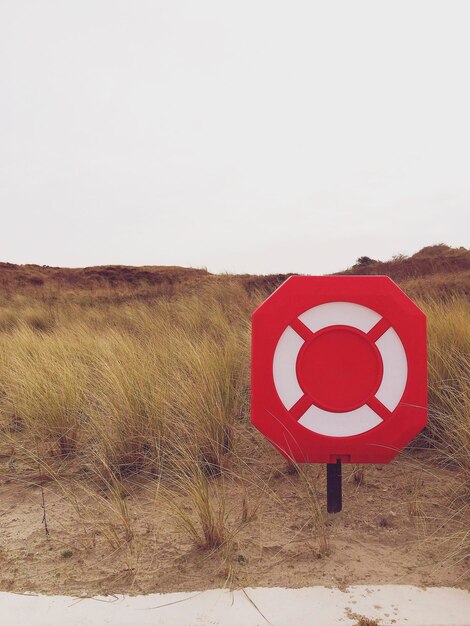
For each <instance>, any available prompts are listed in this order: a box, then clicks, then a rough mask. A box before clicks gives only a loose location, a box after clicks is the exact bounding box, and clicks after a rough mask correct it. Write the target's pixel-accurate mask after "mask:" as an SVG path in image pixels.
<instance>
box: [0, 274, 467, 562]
mask: <svg viewBox="0 0 470 626" xmlns="http://www.w3.org/2000/svg"><path fill="white" fill-rule="evenodd" d="M252 287H253V286H252ZM114 295H116V294H114ZM265 295H266V292H262V291H261V292H260V291H257V290H256V289H255V288H254V287H253V288H247V286H246V285H245V286H244V285H243V283H242V282H240V281H238V280H232V279H230V277H226V278H225V279H224V280H219V281H215V282H206V283H204V284H201V285H200V286H199V288H198V289H197V290H195V291H190V292H187V293H186V292H182V293H181V294H179V295H178V296H174V297H171V298H169V297H159V298H157V299H153V300H152V301H143V300H141V299H135V300H134V301H127V300H126V299H124V300H123V299H122V298H121V297H120V296H118V297H116V298H115V300H113V294H111V293H110V294H109V298H107V299H106V298H103V297H102V296H103V292H102V291H100V292H99V297H96V298H94V297H93V294H92V293H85V294H80V293H75V294H74V295H73V296H71V295H70V294H69V296H67V297H64V296H60V297H59V296H57V297H54V298H50V297H49V296H47V297H44V298H43V299H41V298H38V297H35V298H32V297H31V296H29V295H28V294H16V295H10V296H9V297H8V298H5V299H4V300H3V301H2V302H1V306H0V420H1V427H2V433H3V438H4V441H5V442H8V445H11V449H12V450H14V451H15V454H16V455H17V456H18V455H23V457H24V458H26V459H27V461H28V462H29V463H30V464H31V466H37V467H38V468H39V469H38V471H39V473H40V475H41V476H45V477H47V478H48V479H49V480H53V481H56V482H57V483H58V484H59V485H61V488H62V489H63V490H64V494H66V497H67V498H68V499H69V500H70V501H71V502H73V501H74V498H75V497H76V494H74V490H73V489H70V488H69V487H67V488H65V487H64V486H63V485H62V483H61V480H62V476H63V475H65V474H67V476H68V477H69V478H70V475H71V474H72V475H73V478H74V480H77V481H79V480H81V481H83V480H84V481H85V484H86V485H87V486H86V489H87V490H88V491H87V493H88V495H89V498H90V501H92V502H94V503H95V505H96V507H97V508H101V509H103V511H104V516H105V519H107V522H106V523H104V525H103V523H101V524H102V531H103V533H104V534H105V535H106V537H107V538H108V541H109V543H110V544H111V545H112V547H113V548H116V549H117V548H118V547H119V546H120V545H122V544H129V545H132V544H133V541H134V531H133V520H132V518H131V516H130V513H129V510H128V506H127V502H126V489H127V488H128V486H129V484H130V483H129V481H130V480H131V481H132V480H134V481H139V480H145V481H147V483H146V486H145V489H147V490H149V493H151V494H152V496H151V497H152V498H157V499H158V500H159V502H161V503H162V505H163V506H167V507H168V510H169V511H170V512H171V513H172V515H173V516H174V518H175V519H176V521H177V522H178V524H179V525H180V527H181V529H182V530H183V531H184V532H185V533H186V535H187V536H188V537H189V538H190V540H191V541H193V542H194V544H195V545H197V546H200V547H204V548H207V549H211V550H212V549H216V548H220V547H223V546H224V547H225V548H227V546H236V541H237V540H236V536H237V533H238V532H239V529H240V528H241V527H242V526H243V524H245V523H246V522H247V521H248V520H249V519H250V517H251V516H252V511H253V510H254V508H255V507H256V502H251V501H250V500H249V497H248V496H247V495H246V494H248V493H249V491H250V481H253V482H256V475H255V474H254V475H250V469H249V468H248V470H247V467H248V466H247V463H249V459H247V458H245V457H244V453H243V449H244V444H243V437H246V436H247V428H246V422H247V420H248V415H249V408H248V402H249V336H250V314H251V311H252V310H253V309H254V307H255V306H256V305H257V303H258V302H259V301H261V299H262V298H263V297H265ZM421 306H422V307H423V308H424V309H425V310H426V312H427V314H428V324H429V359H430V401H431V412H430V423H429V427H428V429H427V433H426V435H425V436H426V439H427V442H428V445H429V446H430V447H432V448H433V449H434V450H435V452H436V459H439V460H440V461H442V462H443V463H445V464H447V465H450V466H459V468H461V470H462V475H466V477H467V478H466V490H467V493H466V498H467V500H465V497H464V496H462V497H461V498H460V499H459V498H456V503H457V507H456V513H455V515H456V516H461V517H462V519H464V520H465V516H466V515H468V493H469V491H470V487H469V485H470V418H469V416H470V411H469V409H470V395H469V387H470V382H469V381H470V376H469V374H470V362H469V354H470V324H469V322H470V306H469V303H468V301H467V300H465V299H464V298H462V297H460V298H454V299H449V298H447V299H445V300H441V299H427V300H423V301H422V302H421ZM237 442H238V443H237ZM298 471H299V473H300V478H301V483H302V484H303V485H304V491H305V494H306V498H308V501H309V502H310V505H311V519H310V522H309V523H311V524H312V526H313V528H314V533H315V535H316V548H315V550H314V552H315V554H317V555H319V556H318V558H320V557H322V556H324V555H327V554H328V553H329V551H330V546H329V538H328V526H327V524H326V522H325V519H324V517H323V514H322V511H321V508H320V506H319V503H318V497H317V493H316V488H315V482H314V481H313V482H312V477H311V476H310V475H308V474H305V473H304V472H303V469H300V470H298ZM356 473H357V471H356ZM241 475H243V476H244V478H243V480H244V481H245V482H246V491H245V492H244V494H245V495H244V496H243V498H242V500H241V501H240V502H239V503H238V504H237V507H238V508H237V510H236V512H235V513H234V512H233V511H231V510H229V508H227V498H226V495H227V493H228V490H230V488H231V487H230V480H231V479H232V478H233V477H237V476H241ZM247 476H248V478H247ZM363 480H364V472H363V471H362V478H361V480H360V481H359V479H357V478H356V477H354V481H355V482H356V483H357V484H358V485H360V484H362V481H363ZM366 480H367V470H366ZM149 485H150V486H149ZM82 488H83V482H82ZM270 490H271V486H270V483H269V481H265V482H264V483H263V484H262V485H261V484H260V485H258V487H257V491H256V493H257V495H256V498H259V497H260V495H259V494H260V493H265V492H267V491H269V492H270V495H271V496H272V497H275V494H274V496H273V492H272V490H271V491H270ZM103 494H105V495H103ZM180 496H181V497H180ZM188 503H189V505H188ZM95 505H93V506H95ZM77 507H78V505H77ZM106 516H107V517H106ZM80 517H83V511H80V515H78V518H80ZM467 526H468V525H467ZM469 535H470V533H469V531H468V527H466V526H465V523H464V524H463V526H462V532H460V533H459V534H458V536H457V535H455V536H453V537H451V538H449V540H451V545H452V548H451V549H452V550H457V551H458V554H459V555H461V556H462V557H463V556H465V555H468V554H469V553H470V537H469ZM234 549H235V548H234Z"/></svg>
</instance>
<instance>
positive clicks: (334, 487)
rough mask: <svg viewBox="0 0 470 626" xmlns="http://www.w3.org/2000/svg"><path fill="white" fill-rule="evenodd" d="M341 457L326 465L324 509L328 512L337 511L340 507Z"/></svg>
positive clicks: (341, 498)
mask: <svg viewBox="0 0 470 626" xmlns="http://www.w3.org/2000/svg"><path fill="white" fill-rule="evenodd" d="M342 500H343V497H342V473H341V459H338V460H337V461H336V463H327V466H326V509H327V511H328V513H339V512H340V511H341V509H342V504H343V502H342Z"/></svg>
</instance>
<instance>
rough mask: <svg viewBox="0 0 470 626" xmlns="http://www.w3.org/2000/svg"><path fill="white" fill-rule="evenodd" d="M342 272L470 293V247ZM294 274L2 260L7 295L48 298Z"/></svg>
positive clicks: (414, 288)
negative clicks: (73, 264) (29, 262)
mask: <svg viewBox="0 0 470 626" xmlns="http://www.w3.org/2000/svg"><path fill="white" fill-rule="evenodd" d="M338 274H340V275H351V274H353V275H376V274H382V275H387V276H390V277H391V278H392V279H393V280H395V281H396V282H397V283H399V284H400V285H401V286H402V287H403V288H404V289H405V290H406V291H407V292H408V293H410V295H415V296H429V295H435V296H436V297H442V296H449V295H454V294H456V293H459V294H464V295H468V296H470V250H468V249H467V248H463V247H461V248H451V247H450V246H447V245H445V244H439V245H435V246H427V247H425V248H422V250H420V251H419V252H417V253H416V254H413V255H412V256H410V257H405V256H403V255H397V256H396V257H393V258H392V259H391V260H390V261H377V260H374V259H371V258H369V257H367V256H363V257H360V258H359V259H358V260H357V262H356V264H355V265H353V266H352V267H350V268H349V269H347V270H344V271H342V272H338ZM289 275H290V274H272V275H267V276H263V275H249V274H243V275H229V274H221V275H216V274H211V273H210V272H208V271H207V270H205V269H195V268H185V267H177V266H141V267H129V266H125V265H103V266H96V267H85V268H60V267H49V266H40V265H15V264H13V263H0V287H1V289H2V291H3V293H4V294H6V295H8V294H13V293H16V292H20V293H28V294H30V295H37V296H42V297H44V296H48V297H50V296H52V297H53V296H54V294H59V293H62V294H63V293H67V292H81V291H87V292H92V293H93V294H94V296H96V297H103V298H112V299H123V300H126V299H127V298H131V297H136V296H137V297H139V298H144V299H147V298H155V297H159V296H162V295H163V296H171V295H173V294H175V293H180V292H182V291H192V290H193V289H194V288H198V287H199V286H201V285H202V284H207V283H210V282H217V283H219V282H220V281H227V280H236V281H239V282H241V283H242V284H243V285H244V286H245V288H246V289H247V291H248V292H249V293H252V292H254V291H258V290H261V291H273V290H274V289H276V288H277V287H278V286H279V285H280V284H281V283H282V282H283V281H284V280H285V279H286V278H287V277H288V276H289Z"/></svg>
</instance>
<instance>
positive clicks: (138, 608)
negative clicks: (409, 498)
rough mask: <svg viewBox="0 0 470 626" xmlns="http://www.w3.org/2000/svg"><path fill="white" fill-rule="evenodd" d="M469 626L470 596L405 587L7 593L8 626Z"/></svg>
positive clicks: (0, 600)
mask: <svg viewBox="0 0 470 626" xmlns="http://www.w3.org/2000/svg"><path fill="white" fill-rule="evenodd" d="M351 613H356V614H358V615H363V616H366V617H369V618H373V619H377V620H378V621H379V623H380V624H381V625H382V624H383V625H384V626H385V625H388V624H390V625H394V626H402V625H403V626H405V625H406V626H470V594H469V593H468V591H465V590H462V589H452V588H435V587H434V588H428V589H419V588H418V587H411V586H406V585H381V586H363V585H361V586H356V587H349V588H348V589H347V590H345V591H341V590H339V589H335V588H331V589H330V588H326V587H307V588H303V589H281V588H270V589H266V588H262V589H246V590H245V591H243V590H237V591H233V592H231V591H228V590H221V589H213V590H209V591H203V592H188V593H168V594H150V595H146V596H135V597H130V596H116V597H105V598H84V599H77V598H71V597H68V596H34V595H21V594H13V593H5V592H3V593H0V624H1V626H10V624H11V625H12V626H105V625H110V626H189V625H191V626H193V625H194V626H196V625H198V626H218V625H220V626H258V625H259V626H266V625H267V624H272V625H273V626H307V625H308V626H353V625H355V624H356V623H357V620H356V619H354V618H353V617H351Z"/></svg>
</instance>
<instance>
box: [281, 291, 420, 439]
mask: <svg viewBox="0 0 470 626" xmlns="http://www.w3.org/2000/svg"><path fill="white" fill-rule="evenodd" d="M299 319H300V321H301V322H302V323H303V324H305V326H307V328H309V330H310V331H311V332H312V333H315V332H317V331H319V330H322V329H323V328H327V327H328V326H336V325H341V326H351V327H353V328H357V329H359V330H361V331H362V332H364V333H368V332H369V331H371V330H372V329H373V328H374V326H375V325H376V324H378V323H379V322H380V321H381V320H382V316H381V315H379V313H377V312H376V311H373V310H372V309H369V308H368V307H365V306H363V305H361V304H355V303H353V302H327V303H325V304H320V305H318V306H315V307H312V308H311V309H308V310H307V311H304V313H302V314H301V315H299ZM303 344H304V339H303V338H302V337H301V336H300V335H299V334H298V333H297V332H296V331H295V330H294V329H293V328H292V327H291V326H288V327H287V328H286V329H285V330H284V332H283V333H282V335H281V336H280V338H279V340H278V343H277V345H276V349H275V351H274V357H273V379H274V386H275V387H276V391H277V393H278V396H279V398H280V400H281V402H282V404H283V405H284V406H285V408H286V409H287V410H288V411H289V410H290V409H292V407H293V406H294V405H295V404H296V403H297V402H298V401H299V400H300V399H301V398H302V397H303V395H304V392H303V390H302V388H301V387H300V384H299V381H298V380H297V374H296V363H297V358H298V356H299V352H300V349H301V347H302V345H303ZM375 345H376V346H377V348H378V350H379V353H380V356H381V358H382V363H383V375H382V381H381V383H380V387H379V389H378V391H377V393H376V395H375V398H376V399H377V400H379V402H380V403H381V404H383V406H384V407H385V408H386V409H388V410H389V411H390V412H392V411H394V410H395V409H396V407H397V406H398V405H399V403H400V400H401V398H402V396H403V392H404V391H405V387H406V381H407V378H408V363H407V358H406V353H405V349H404V347H403V344H402V342H401V340H400V337H399V336H398V334H397V333H396V331H395V330H394V329H393V328H392V327H390V328H388V329H387V330H386V331H385V332H384V333H383V335H382V336H381V337H379V339H377V341H376V342H375ZM382 421H383V419H382V417H380V415H378V413H376V412H375V411H374V410H373V409H372V408H370V407H369V406H368V405H367V404H365V405H363V406H361V407H359V408H358V409H355V410H354V411H346V412H337V413H335V412H332V411H325V410H323V409H321V408H320V407H318V406H316V405H314V404H311V405H310V406H309V407H308V408H307V409H306V410H305V412H304V413H303V415H301V417H300V419H299V424H302V426H304V427H305V428H308V429H309V430H311V431H313V432H315V433H318V434H320V435H327V436H329V437H350V436H352V435H359V434H361V433H365V432H367V431H368V430H371V429H372V428H375V427H376V426H378V425H379V424H380V423H381V422H382Z"/></svg>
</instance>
